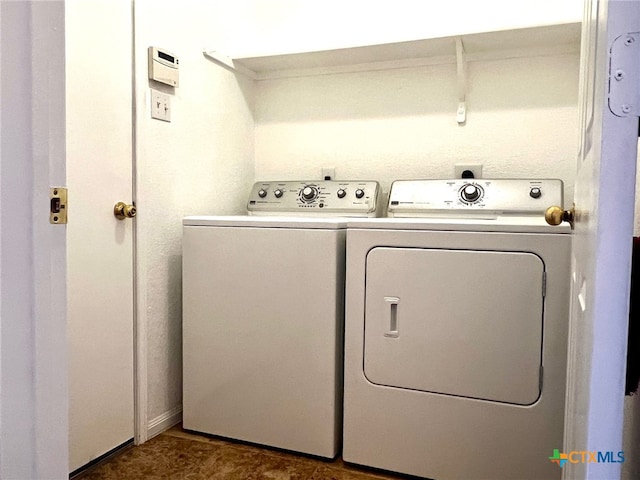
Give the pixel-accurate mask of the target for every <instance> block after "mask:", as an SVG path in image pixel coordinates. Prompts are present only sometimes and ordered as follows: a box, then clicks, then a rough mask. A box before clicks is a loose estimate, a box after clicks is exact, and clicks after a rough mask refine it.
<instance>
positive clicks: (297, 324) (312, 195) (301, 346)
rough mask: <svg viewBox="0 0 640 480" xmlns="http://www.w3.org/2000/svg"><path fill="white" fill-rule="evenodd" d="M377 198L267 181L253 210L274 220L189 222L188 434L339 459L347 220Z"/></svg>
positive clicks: (329, 185) (366, 186) (355, 185)
mask: <svg viewBox="0 0 640 480" xmlns="http://www.w3.org/2000/svg"><path fill="white" fill-rule="evenodd" d="M378 190H379V186H378V184H377V182H326V181H324V182H260V183H257V184H255V185H254V187H253V190H252V192H251V194H250V198H249V202H248V206H247V208H248V211H249V213H250V214H253V215H267V216H226V217H187V218H185V219H184V221H183V225H184V230H183V233H184V236H183V374H184V375H183V426H184V428H186V429H188V430H194V431H198V432H204V433H208V434H214V435H220V436H223V437H229V438H233V439H238V440H243V441H247V442H253V443H258V444H263V445H268V446H272V447H278V448H282V449H287V450H293V451H297V452H303V453H307V454H310V455H316V456H320V457H327V458H333V457H334V456H336V454H337V453H338V450H339V446H340V443H341V431H342V366H343V357H342V351H343V326H344V323H343V320H344V313H343V312H344V268H345V267H344V262H345V236H346V218H344V217H346V216H362V217H367V216H372V215H375V214H376V212H377V208H376V207H377V198H378ZM274 215H275V216H274ZM282 215H291V217H287V216H282ZM327 215H329V216H332V217H331V218H330V217H327ZM334 216H335V217H336V218H333V217H334ZM340 216H342V218H337V217H340Z"/></svg>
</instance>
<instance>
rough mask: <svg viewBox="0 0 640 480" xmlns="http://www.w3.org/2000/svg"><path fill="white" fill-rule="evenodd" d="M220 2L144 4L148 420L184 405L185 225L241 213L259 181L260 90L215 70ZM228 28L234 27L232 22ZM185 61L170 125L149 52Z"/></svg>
mask: <svg viewBox="0 0 640 480" xmlns="http://www.w3.org/2000/svg"><path fill="white" fill-rule="evenodd" d="M218 6H219V4H218V3H216V2H199V1H186V2H181V3H180V5H178V4H176V3H175V2H168V1H162V2H158V1H150V0H141V1H137V2H136V12H135V16H136V20H135V22H136V23H135V25H136V27H135V28H136V52H135V53H136V75H137V81H136V95H137V103H136V106H137V122H136V130H137V195H136V204H137V207H138V216H137V220H136V222H137V232H138V245H137V254H138V257H137V265H138V282H137V284H138V289H139V293H138V322H143V329H146V338H147V366H148V372H147V383H148V404H147V420H148V422H152V421H153V420H154V419H156V418H158V417H159V416H162V415H165V414H167V412H170V411H176V409H179V408H180V406H181V403H182V334H181V327H182V325H181V322H182V282H181V277H182V273H181V248H182V247H181V241H182V225H181V221H182V217H184V216H185V215H190V214H236V213H242V212H243V210H244V203H245V202H246V196H247V193H248V191H249V189H250V186H251V184H252V182H253V178H254V165H253V119H252V114H251V109H252V102H253V100H252V89H253V87H252V85H251V84H246V83H242V80H240V82H239V81H238V79H237V78H236V76H235V75H234V74H233V73H230V72H229V71H227V70H225V69H223V68H221V67H219V66H217V65H215V64H213V63H212V62H210V61H209V60H207V59H206V58H205V57H204V56H203V55H202V48H203V47H204V46H205V45H207V44H208V43H209V42H211V41H212V40H214V39H215V37H216V35H217V33H216V32H218V29H217V28H216V25H217V24H216V22H217V21H218V20H219V21H220V22H222V21H223V19H220V18H219V17H220V16H219V15H215V14H214V13H216V12H214V10H213V9H214V7H215V8H217V7H218ZM225 20H230V19H229V18H228V17H227V18H226V19H225ZM148 46H159V47H164V48H166V49H167V50H169V51H171V52H172V53H174V54H175V55H177V56H178V58H179V60H180V86H179V87H178V88H175V91H173V90H174V89H172V88H163V87H162V86H157V85H154V88H155V89H157V90H165V91H167V92H169V93H170V94H171V106H172V110H173V111H172V121H171V123H166V122H161V121H158V120H152V119H151V118H150V113H149V112H150V106H149V86H150V81H149V80H148V79H147V47H148Z"/></svg>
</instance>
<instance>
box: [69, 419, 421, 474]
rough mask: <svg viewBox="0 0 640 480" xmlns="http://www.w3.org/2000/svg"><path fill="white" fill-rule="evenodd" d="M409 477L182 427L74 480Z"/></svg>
mask: <svg viewBox="0 0 640 480" xmlns="http://www.w3.org/2000/svg"><path fill="white" fill-rule="evenodd" d="M407 478H411V477H407V476H402V475H394V474H391V473H388V472H379V471H375V470H368V469H365V468H362V467H356V466H352V465H347V464H345V463H344V462H343V461H342V460H341V459H340V458H338V459H337V460H333V461H324V460H319V459H315V458H310V457H306V456H302V455H296V454H293V453H289V452H282V451H277V450H272V449H267V448H261V447H257V446H254V445H247V444H242V443H236V442H231V441H227V440H223V439H219V438H215V437H210V436H205V435H198V434H194V433H191V432H187V431H185V430H183V429H182V428H181V427H180V426H176V427H173V428H172V429H170V430H168V431H166V432H164V433H162V434H160V435H158V436H157V437H155V438H153V439H151V440H149V441H148V442H146V443H144V444H143V445H139V446H134V447H129V448H127V449H125V450H124V451H122V452H120V453H118V454H116V455H115V456H113V457H111V458H109V459H107V460H105V461H103V462H102V463H99V464H97V465H95V466H93V467H91V468H90V469H88V470H87V471H85V472H84V473H82V474H81V475H79V476H76V477H74V480H128V479H136V480H137V479H140V480H142V479H145V480H146V479H149V480H156V479H176V480H200V479H207V480H209V479H211V480H213V479H215V480H218V479H220V480H223V479H224V480H262V479H265V480H267V479H268V480H393V479H407Z"/></svg>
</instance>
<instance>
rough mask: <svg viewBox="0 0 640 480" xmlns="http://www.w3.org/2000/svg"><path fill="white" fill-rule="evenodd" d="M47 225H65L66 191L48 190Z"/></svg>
mask: <svg viewBox="0 0 640 480" xmlns="http://www.w3.org/2000/svg"><path fill="white" fill-rule="evenodd" d="M49 198H50V199H51V200H50V204H49V208H50V210H49V223H51V224H53V225H58V224H64V223H67V189H66V188H64V187H53V188H50V189H49Z"/></svg>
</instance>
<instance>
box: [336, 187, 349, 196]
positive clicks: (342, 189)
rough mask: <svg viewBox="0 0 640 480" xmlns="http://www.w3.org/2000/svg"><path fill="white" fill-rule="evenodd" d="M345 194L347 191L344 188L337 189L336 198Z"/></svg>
mask: <svg viewBox="0 0 640 480" xmlns="http://www.w3.org/2000/svg"><path fill="white" fill-rule="evenodd" d="M346 195H347V192H346V190H345V189H344V188H341V189H340V190H338V198H344V197H345V196H346Z"/></svg>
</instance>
